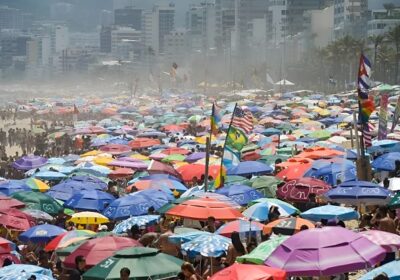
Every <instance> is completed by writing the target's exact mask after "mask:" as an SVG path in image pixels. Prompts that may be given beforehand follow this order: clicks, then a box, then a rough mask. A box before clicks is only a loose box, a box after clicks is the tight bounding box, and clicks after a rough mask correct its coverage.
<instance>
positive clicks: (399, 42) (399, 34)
mask: <svg viewBox="0 0 400 280" xmlns="http://www.w3.org/2000/svg"><path fill="white" fill-rule="evenodd" d="M387 37H388V39H389V42H391V43H393V44H394V46H395V50H396V58H395V68H394V69H395V83H396V84H397V82H398V77H399V59H400V25H398V26H396V27H395V28H393V29H391V30H390V31H389V32H388V33H387Z"/></svg>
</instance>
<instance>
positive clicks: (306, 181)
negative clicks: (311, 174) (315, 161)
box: [277, 177, 331, 202]
mask: <svg viewBox="0 0 400 280" xmlns="http://www.w3.org/2000/svg"><path fill="white" fill-rule="evenodd" d="M330 189H331V186H330V185H328V184H327V183H325V182H324V181H322V180H318V179H315V178H307V177H305V178H300V179H297V180H290V181H288V182H286V183H285V184H284V185H283V186H282V187H280V188H278V191H277V195H278V198H280V199H285V200H288V201H294V202H307V201H308V200H309V195H310V194H314V195H322V194H324V193H326V192H327V191H329V190H330Z"/></svg>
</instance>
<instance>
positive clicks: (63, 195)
mask: <svg viewBox="0 0 400 280" xmlns="http://www.w3.org/2000/svg"><path fill="white" fill-rule="evenodd" d="M94 190H101V189H100V186H99V185H96V184H94V183H90V182H86V183H85V182H81V181H74V180H66V181H62V182H61V183H59V184H57V185H55V186H54V187H52V188H51V189H50V190H49V191H48V192H47V194H48V195H49V196H51V197H52V198H55V199H59V200H62V201H67V200H68V199H70V198H71V197H72V196H73V195H74V194H75V193H79V192H81V191H94Z"/></svg>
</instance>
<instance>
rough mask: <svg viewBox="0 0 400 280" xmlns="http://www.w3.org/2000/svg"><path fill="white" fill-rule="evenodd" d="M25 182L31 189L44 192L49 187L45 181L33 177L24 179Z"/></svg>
mask: <svg viewBox="0 0 400 280" xmlns="http://www.w3.org/2000/svg"><path fill="white" fill-rule="evenodd" d="M25 184H26V185H27V186H28V187H30V188H31V190H32V191H38V192H46V191H48V190H49V189H50V187H49V185H47V184H46V183H45V182H42V181H40V180H39V179H35V178H29V179H26V180H25Z"/></svg>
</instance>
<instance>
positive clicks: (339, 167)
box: [305, 162, 357, 186]
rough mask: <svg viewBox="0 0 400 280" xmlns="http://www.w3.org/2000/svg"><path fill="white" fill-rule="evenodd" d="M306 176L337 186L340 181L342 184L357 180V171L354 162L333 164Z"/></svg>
mask: <svg viewBox="0 0 400 280" xmlns="http://www.w3.org/2000/svg"><path fill="white" fill-rule="evenodd" d="M312 170H313V169H312ZM310 173H311V174H310ZM310 175H311V176H310ZM305 176H309V177H314V178H317V179H320V180H323V181H325V182H326V183H328V184H330V185H332V186H336V185H337V182H338V181H339V180H340V182H347V181H354V180H356V179H357V171H356V167H355V165H354V164H353V163H352V162H343V163H340V162H332V163H329V164H327V165H325V166H323V167H321V168H318V169H316V170H313V171H307V172H306V174H305Z"/></svg>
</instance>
